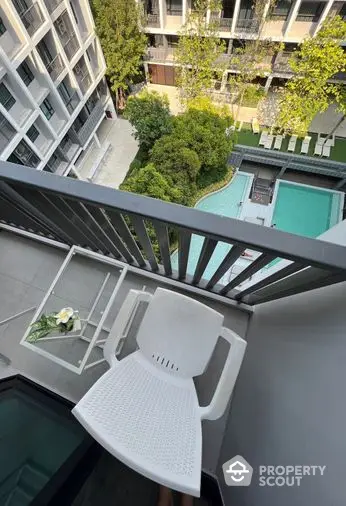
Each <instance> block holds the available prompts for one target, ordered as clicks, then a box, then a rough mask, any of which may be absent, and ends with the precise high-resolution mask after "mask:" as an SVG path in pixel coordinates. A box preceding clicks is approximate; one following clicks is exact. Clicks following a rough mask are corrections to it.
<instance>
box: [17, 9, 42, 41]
mask: <svg viewBox="0 0 346 506" xmlns="http://www.w3.org/2000/svg"><path fill="white" fill-rule="evenodd" d="M19 15H20V18H21V20H22V22H23V25H24V26H25V28H26V30H27V32H28V34H29V35H34V33H35V32H36V31H37V30H38V28H39V27H40V26H41V25H42V23H43V21H44V17H43V14H42V12H41V9H40V7H39V5H38V4H37V3H36V2H35V3H34V4H33V5H31V7H29V8H28V9H27V10H26V11H23V12H20V13H19Z"/></svg>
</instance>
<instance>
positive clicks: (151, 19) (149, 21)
mask: <svg viewBox="0 0 346 506" xmlns="http://www.w3.org/2000/svg"><path fill="white" fill-rule="evenodd" d="M145 26H148V27H149V28H160V16H159V15H158V14H147V15H146V16H145Z"/></svg>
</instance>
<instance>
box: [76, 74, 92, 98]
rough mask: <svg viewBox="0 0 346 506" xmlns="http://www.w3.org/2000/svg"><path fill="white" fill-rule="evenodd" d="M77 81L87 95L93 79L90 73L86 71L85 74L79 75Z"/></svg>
mask: <svg viewBox="0 0 346 506" xmlns="http://www.w3.org/2000/svg"><path fill="white" fill-rule="evenodd" d="M77 81H78V84H79V87H80V89H81V90H82V93H83V94H85V93H86V92H87V91H88V89H89V88H90V86H91V77H90V74H89V72H88V71H87V70H86V73H85V74H81V75H80V74H77Z"/></svg>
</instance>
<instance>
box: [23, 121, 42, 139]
mask: <svg viewBox="0 0 346 506" xmlns="http://www.w3.org/2000/svg"><path fill="white" fill-rule="evenodd" d="M26 135H27V136H28V137H29V139H30V140H31V142H35V141H36V139H37V137H38V136H39V135H40V132H39V131H38V130H37V128H36V127H34V125H32V126H31V127H30V128H29V130H28V131H27V132H26Z"/></svg>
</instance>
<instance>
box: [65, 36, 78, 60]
mask: <svg viewBox="0 0 346 506" xmlns="http://www.w3.org/2000/svg"><path fill="white" fill-rule="evenodd" d="M63 46H64V51H65V53H66V56H67V58H68V59H69V61H71V60H72V58H73V57H74V55H75V54H76V53H77V51H78V49H79V42H78V40H77V37H76V35H75V34H73V35H71V37H70V38H69V39H68V40H67V42H65V43H64V45H63Z"/></svg>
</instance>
